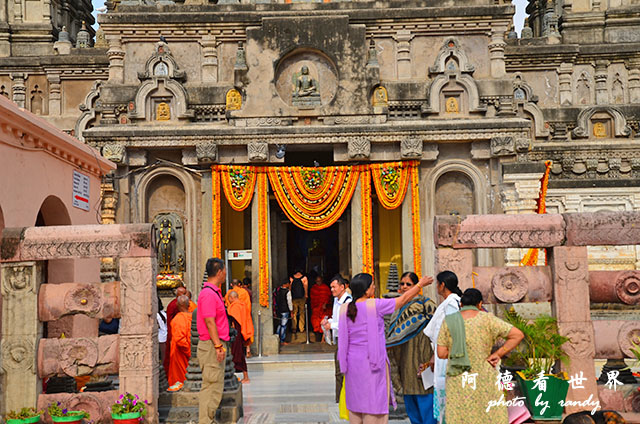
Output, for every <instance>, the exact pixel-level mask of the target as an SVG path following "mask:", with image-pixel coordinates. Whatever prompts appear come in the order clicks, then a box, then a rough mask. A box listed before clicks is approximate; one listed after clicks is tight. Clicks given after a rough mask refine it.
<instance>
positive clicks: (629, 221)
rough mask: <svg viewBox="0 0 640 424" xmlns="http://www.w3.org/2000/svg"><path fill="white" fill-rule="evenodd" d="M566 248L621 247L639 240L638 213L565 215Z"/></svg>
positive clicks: (639, 218) (639, 220) (639, 223)
mask: <svg viewBox="0 0 640 424" xmlns="http://www.w3.org/2000/svg"><path fill="white" fill-rule="evenodd" d="M562 216H563V217H564V220H565V222H566V229H567V241H566V244H567V245H568V246H604V245H611V246H622V245H628V244H631V245H633V244H637V243H638V241H639V240H640V212H594V213H587V212H583V213H567V214H563V215H562Z"/></svg>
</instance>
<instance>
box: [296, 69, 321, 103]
mask: <svg viewBox="0 0 640 424" xmlns="http://www.w3.org/2000/svg"><path fill="white" fill-rule="evenodd" d="M291 102H292V104H293V105H294V106H316V105H319V104H320V92H319V89H318V81H316V80H315V78H313V77H312V76H311V75H309V67H308V66H306V65H305V66H303V67H302V68H301V69H300V73H296V74H294V87H293V96H292V101H291Z"/></svg>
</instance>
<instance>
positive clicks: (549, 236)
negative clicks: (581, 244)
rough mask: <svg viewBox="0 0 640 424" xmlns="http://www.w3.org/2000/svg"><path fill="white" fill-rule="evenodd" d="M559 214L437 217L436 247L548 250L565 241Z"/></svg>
mask: <svg viewBox="0 0 640 424" xmlns="http://www.w3.org/2000/svg"><path fill="white" fill-rule="evenodd" d="M564 228H565V227H564V220H563V219H562V216H561V215H551V214H547V215H537V214H522V215H468V216H466V217H457V216H437V217H436V218H435V228H434V238H435V244H436V246H442V247H444V246H450V247H454V248H479V247H551V246H559V245H561V244H562V243H563V241H564Z"/></svg>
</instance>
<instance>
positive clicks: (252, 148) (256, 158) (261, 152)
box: [247, 143, 269, 162]
mask: <svg viewBox="0 0 640 424" xmlns="http://www.w3.org/2000/svg"><path fill="white" fill-rule="evenodd" d="M247 154H248V156H249V160H250V161H251V162H262V161H265V160H267V159H268V158H269V145H268V144H267V143H249V144H247Z"/></svg>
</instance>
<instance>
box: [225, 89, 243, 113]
mask: <svg viewBox="0 0 640 424" xmlns="http://www.w3.org/2000/svg"><path fill="white" fill-rule="evenodd" d="M226 100H227V104H226V107H227V110H240V108H242V94H240V92H239V91H238V90H236V89H235V88H232V89H231V90H229V91H227V99H226Z"/></svg>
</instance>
